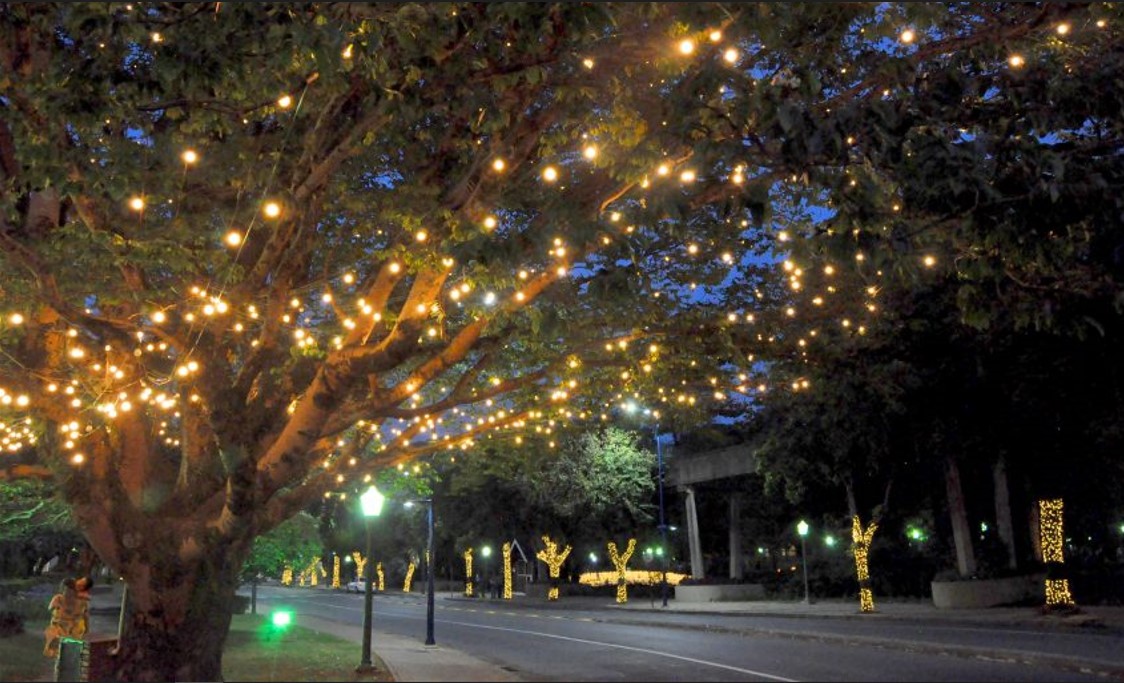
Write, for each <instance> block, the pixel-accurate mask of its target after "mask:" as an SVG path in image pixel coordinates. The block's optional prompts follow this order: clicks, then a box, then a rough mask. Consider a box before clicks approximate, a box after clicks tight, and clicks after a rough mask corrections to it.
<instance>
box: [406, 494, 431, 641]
mask: <svg viewBox="0 0 1124 683" xmlns="http://www.w3.org/2000/svg"><path fill="white" fill-rule="evenodd" d="M414 503H425V506H426V507H425V528H426V541H425V644H426V645H436V644H437V641H436V640H434V638H433V584H434V580H433V499H432V498H425V499H423V500H418V501H413V500H411V501H407V502H406V507H412V506H413V505H414Z"/></svg>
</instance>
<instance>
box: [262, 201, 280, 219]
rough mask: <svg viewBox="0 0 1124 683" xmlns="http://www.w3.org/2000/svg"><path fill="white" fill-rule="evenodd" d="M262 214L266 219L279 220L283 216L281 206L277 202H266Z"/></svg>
mask: <svg viewBox="0 0 1124 683" xmlns="http://www.w3.org/2000/svg"><path fill="white" fill-rule="evenodd" d="M262 213H264V214H265V217H266V218H277V217H278V216H280V215H281V205H280V204H278V203H277V202H266V203H265V206H263V207H262Z"/></svg>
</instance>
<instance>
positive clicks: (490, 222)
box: [484, 216, 497, 230]
mask: <svg viewBox="0 0 1124 683" xmlns="http://www.w3.org/2000/svg"><path fill="white" fill-rule="evenodd" d="M496 224H497V222H496V217H495V216H488V217H487V218H485V219H484V227H485V228H487V229H488V230H494V229H495V227H496Z"/></svg>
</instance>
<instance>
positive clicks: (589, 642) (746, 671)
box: [442, 620, 796, 683]
mask: <svg viewBox="0 0 1124 683" xmlns="http://www.w3.org/2000/svg"><path fill="white" fill-rule="evenodd" d="M442 622H443V623H446V624H455V625H457V626H468V627H471V628H486V629H491V630H493V631H507V632H509V633H521V634H525V635H529V636H540V637H542V638H554V639H556V640H566V641H569V642H571V643H582V644H585V645H599V646H601V647H611V648H616V649H618V650H628V651H630V652H640V653H642V654H648V655H656V656H658V657H668V658H670V659H678V660H681V661H684V662H691V663H692V664H702V665H703V666H711V667H714V668H716V669H726V670H727V671H737V672H738V673H743V674H749V675H750V676H758V677H760V678H767V679H769V680H771V681H782V683H796V679H794V678H782V677H781V676H774V675H772V674H767V673H762V672H760V671H753V670H751V669H740V668H738V667H736V666H729V665H727V664H719V663H717V662H708V661H705V660H702V659H695V658H693V657H684V656H682V655H673V654H669V653H667V652H659V651H657V650H646V649H644V648H642V647H631V646H629V645H616V644H614V643H602V642H599V641H596V640H584V639H582V638H571V637H569V636H559V635H555V634H553V633H539V632H538V631H524V630H522V629H517V628H503V627H501V626H484V625H482V624H470V623H467V622H462V621H448V620H442Z"/></svg>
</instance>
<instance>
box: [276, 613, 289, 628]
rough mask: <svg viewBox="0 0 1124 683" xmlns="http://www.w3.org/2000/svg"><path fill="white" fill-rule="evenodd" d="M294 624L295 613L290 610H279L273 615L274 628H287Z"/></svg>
mask: <svg viewBox="0 0 1124 683" xmlns="http://www.w3.org/2000/svg"><path fill="white" fill-rule="evenodd" d="M292 623H293V613H292V612H290V611H289V610H283V609H282V610H277V611H276V612H274V613H273V626H274V627H276V628H285V627H286V626H289V625H290V624H292Z"/></svg>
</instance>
